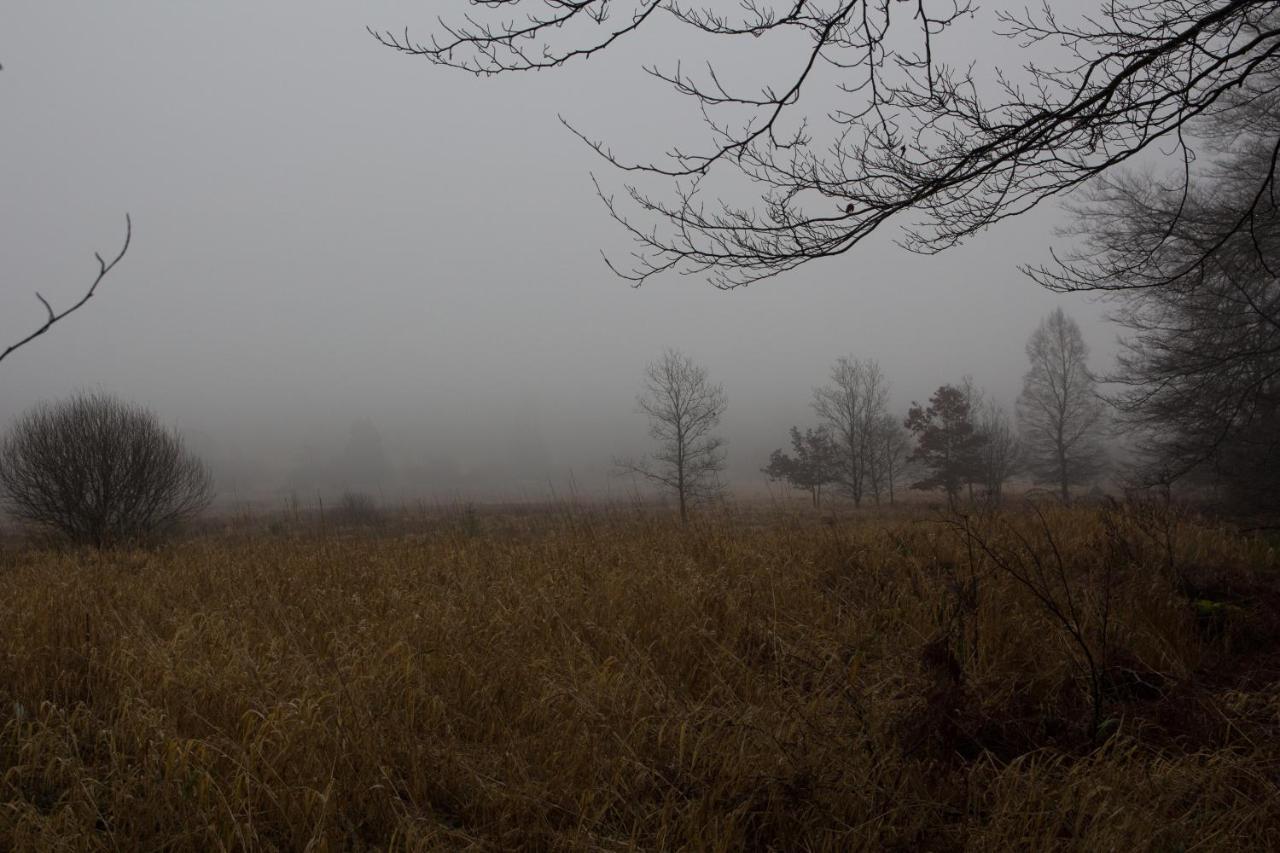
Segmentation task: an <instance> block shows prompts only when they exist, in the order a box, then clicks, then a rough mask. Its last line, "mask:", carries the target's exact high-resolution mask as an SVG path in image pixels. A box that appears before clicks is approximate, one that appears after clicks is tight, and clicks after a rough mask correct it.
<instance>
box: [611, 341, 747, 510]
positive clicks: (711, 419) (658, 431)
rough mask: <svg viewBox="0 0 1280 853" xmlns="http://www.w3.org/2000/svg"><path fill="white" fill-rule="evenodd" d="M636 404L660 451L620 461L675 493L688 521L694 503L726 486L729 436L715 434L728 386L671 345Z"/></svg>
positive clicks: (628, 469)
mask: <svg viewBox="0 0 1280 853" xmlns="http://www.w3.org/2000/svg"><path fill="white" fill-rule="evenodd" d="M636 403H637V404H638V405H639V407H640V411H641V412H643V413H644V414H646V415H648V416H649V435H650V436H651V437H653V438H654V439H656V440H657V441H658V444H659V447H658V450H657V451H655V452H654V453H653V454H652V455H651V456H650V457H649V458H647V459H642V460H638V461H637V460H629V459H620V460H617V462H616V463H615V464H616V465H617V467H618V468H619V469H620V470H622V471H624V472H626V473H630V474H635V475H638V476H640V477H643V478H644V479H646V480H648V481H650V482H652V483H655V484H657V485H658V486H660V487H662V488H663V489H665V490H667V491H669V492H671V493H672V494H674V495H675V496H676V500H677V501H678V502H679V505H680V520H681V522H687V521H688V520H689V506H690V505H691V504H693V503H696V502H698V501H701V500H706V499H708V498H710V497H713V496H715V495H716V494H718V493H719V491H720V488H721V487H720V479H719V474H720V472H721V471H722V470H724V439H722V438H720V437H719V436H717V435H715V434H714V433H715V429H716V427H717V426H719V424H720V417H721V415H723V414H724V410H725V406H726V405H727V401H726V399H725V395H724V388H723V387H722V386H720V385H718V384H715V383H713V382H711V380H710V379H709V378H708V377H707V370H706V368H705V367H700V366H698V365H697V364H694V362H693V360H692V359H690V358H689V357H688V356H687V355H685V354H684V353H682V352H680V351H679V350H674V349H668V350H665V351H664V352H663V353H662V356H661V357H660V358H659V359H658V360H657V361H655V362H652V363H650V364H649V365H648V366H647V367H646V368H645V371H644V389H643V390H642V391H641V393H640V395H639V396H638V397H637V398H636Z"/></svg>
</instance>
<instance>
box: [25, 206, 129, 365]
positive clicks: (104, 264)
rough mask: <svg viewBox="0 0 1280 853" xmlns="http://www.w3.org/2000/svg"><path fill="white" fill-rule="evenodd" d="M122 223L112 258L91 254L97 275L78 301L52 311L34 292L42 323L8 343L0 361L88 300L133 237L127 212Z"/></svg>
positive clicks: (117, 261)
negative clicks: (121, 240) (119, 242)
mask: <svg viewBox="0 0 1280 853" xmlns="http://www.w3.org/2000/svg"><path fill="white" fill-rule="evenodd" d="M124 224H125V232H124V245H122V246H121V247H120V251H119V252H118V253H116V256H115V257H114V258H112V259H111V260H110V261H106V260H104V259H103V257H102V255H101V254H100V253H98V252H94V254H93V256H94V258H95V259H97V261H98V275H97V277H96V278H94V280H93V283H92V284H90V285H89V289H88V290H86V291H85V293H84V295H83V296H81V297H80V299H79V301H77V302H75V303H74V304H72V305H70V306H69V307H67V308H66V309H64V310H62V311H54V310H53V306H52V305H50V304H49V300H47V299H45V298H44V297H43V296H41V295H40V293H39V292H37V293H36V299H38V300H40V304H41V305H43V306H44V310H45V319H44V323H42V324H41V325H40V326H39V327H38V328H37V329H36V330H35V331H34V332H32V333H31V334H29V335H27V336H26V337H25V338H23V339H22V340H20V341H18V342H17V343H15V344H12V345H10V346H9V347H7V348H6V349H5V350H4V351H2V352H0V361H4V360H5V359H6V358H7V357H8V356H9V355H11V354H12V353H13V352H14V351H15V350H17V349H19V348H21V347H23V346H26V345H27V344H29V343H31V342H32V341H33V340H35V339H36V338H38V337H40V336H41V335H43V334H44V333H45V332H47V331H49V329H51V328H52V327H53V325H54V324H55V323H57V322H58V321H60V320H62V319H64V318H65V317H67V316H68V315H69V314H72V313H74V312H75V311H78V310H80V308H81V307H82V306H83V305H84V304H85V303H86V302H88V301H89V300H90V298H92V297H93V294H94V293H95V292H97V290H98V285H99V284H102V280H103V279H104V278H106V277H107V274H108V273H110V272H111V271H112V270H113V269H115V266H116V264H118V263H120V261H121V259H122V258H124V256H125V253H126V252H128V251H129V243H130V241H131V240H132V239H133V220H132V219H130V217H129V214H127V213H126V214H125V217H124Z"/></svg>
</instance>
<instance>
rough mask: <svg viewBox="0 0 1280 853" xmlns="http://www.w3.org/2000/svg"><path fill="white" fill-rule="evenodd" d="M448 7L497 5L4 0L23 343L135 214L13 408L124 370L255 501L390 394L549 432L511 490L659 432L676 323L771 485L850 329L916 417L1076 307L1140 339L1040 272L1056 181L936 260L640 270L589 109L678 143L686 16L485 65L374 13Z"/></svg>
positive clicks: (497, 435)
mask: <svg viewBox="0 0 1280 853" xmlns="http://www.w3.org/2000/svg"><path fill="white" fill-rule="evenodd" d="M450 6H455V7H456V8H457V9H458V10H465V8H466V4H463V3H461V2H457V3H446V2H445V0H432V2H429V3H424V2H359V3H356V2H350V0H348V2H335V0H320V1H319V2H318V1H317V0H309V1H308V2H302V0H276V2H271V3H261V2H247V0H224V2H219V3H179V2H173V0H146V1H145V2H144V0H116V1H115V2H112V3H103V2H100V0H93V2H90V0H79V1H78V2H71V0H60V2H51V0H6V2H5V3H4V4H3V7H2V8H0V63H2V64H3V66H4V69H3V71H0V342H4V343H8V342H10V341H11V340H12V339H14V338H16V337H19V336H21V335H22V334H24V333H25V332H26V331H27V330H28V329H29V327H31V326H33V325H34V324H37V323H38V322H39V321H40V319H41V317H42V309H41V308H40V305H39V303H38V302H36V300H35V298H34V296H33V293H34V291H36V290H39V291H41V292H42V293H43V294H44V295H45V296H46V297H48V298H49V299H50V300H51V301H52V302H54V304H55V305H62V304H65V303H67V302H68V301H70V300H74V299H75V298H78V295H79V293H80V291H81V290H83V288H84V287H85V286H86V285H87V284H88V282H89V281H90V280H91V279H92V276H93V274H94V272H95V269H96V264H95V262H94V261H93V256H92V253H93V251H94V250H99V251H102V252H104V253H107V252H110V251H112V250H113V249H114V248H116V247H117V246H118V244H119V241H120V239H121V238H122V236H123V231H124V214H125V212H126V211H128V212H129V213H131V214H132V216H133V220H134V229H135V233H134V245H133V248H132V250H131V251H130V253H129V255H128V257H127V258H126V259H125V261H124V262H122V264H121V265H120V267H119V269H118V271H117V272H116V273H115V274H114V275H113V276H112V277H111V278H110V279H109V280H108V281H107V282H106V283H105V284H104V285H103V288H102V290H101V291H100V294H99V296H98V297H96V298H95V299H94V300H93V301H92V302H91V303H90V304H89V305H88V306H87V307H86V308H85V309H84V310H83V311H82V312H80V313H79V314H77V315H75V316H74V317H72V318H70V319H69V320H67V321H66V322H65V323H64V324H61V325H59V326H58V327H57V328H56V329H55V330H54V331H52V332H50V334H49V335H47V336H46V337H45V338H43V339H42V340H40V341H38V342H37V343H35V344H33V345H32V346H30V347H28V348H27V349H25V350H23V351H22V352H20V353H19V354H17V355H16V356H14V357H12V358H11V359H8V360H6V361H5V362H4V364H3V365H2V366H0V421H7V420H8V419H9V418H11V417H13V416H14V415H15V414H17V413H19V412H21V411H22V410H23V409H24V408H25V407H27V406H29V405H30V404H32V403H33V402H35V401H37V400H40V399H46V398H56V397H59V396H63V395H66V394H68V393H70V392H72V391H74V390H75V389H78V388H91V389H103V390H107V391H111V392H114V393H117V394H119V395H120V396H122V397H126V398H129V399H132V400H136V401H138V402H140V403H143V404H146V405H147V406H150V407H151V408H153V409H154V410H155V411H156V412H157V413H159V414H160V416H161V417H162V418H163V419H164V420H165V421H166V422H168V423H172V424H177V425H178V426H180V427H181V428H183V429H184V430H187V431H189V432H191V433H192V434H194V435H196V436H197V439H196V440H197V443H198V444H199V445H200V446H201V447H203V448H206V449H207V452H209V453H210V454H213V455H216V456H218V457H219V459H220V460H221V461H220V463H219V464H221V465H223V467H224V469H226V468H227V467H228V464H227V462H226V460H228V459H233V460H239V467H235V468H234V469H235V471H236V472H237V473H236V474H235V475H234V478H235V482H233V483H230V484H229V483H228V482H226V480H227V479H228V478H227V477H226V476H225V475H224V476H223V478H222V479H223V480H224V482H222V483H221V485H222V486H223V488H224V490H226V489H228V488H234V489H235V490H236V491H237V493H240V492H243V493H244V494H245V495H249V494H253V495H257V494H269V492H270V490H271V489H274V488H278V487H280V486H281V483H282V480H281V477H282V475H283V472H285V471H286V470H287V469H289V468H290V466H292V465H294V464H296V463H297V462H298V460H300V459H302V458H304V457H305V454H306V453H311V454H312V455H313V456H319V457H324V456H325V455H326V454H330V455H331V454H332V453H333V452H336V449H337V448H340V446H341V444H342V442H343V441H344V440H345V436H346V435H347V432H348V429H349V428H350V426H351V424H352V422H353V421H354V420H356V419H358V418H368V419H369V420H370V421H371V422H372V423H373V424H374V425H375V426H376V428H377V429H378V430H379V431H380V432H381V434H382V437H383V440H384V444H385V446H386V452H387V455H388V457H389V459H390V461H391V462H392V464H393V465H396V466H401V465H409V464H425V463H426V462H428V461H431V460H434V463H433V464H438V463H439V461H440V460H442V459H444V460H453V461H456V462H457V463H458V464H460V465H461V466H462V467H463V468H468V469H469V468H475V467H476V466H479V465H481V464H482V460H483V459H484V457H486V456H488V455H492V457H493V458H494V459H497V460H500V461H501V460H506V461H512V460H516V461H513V466H514V467H513V470H514V469H520V468H522V466H521V465H519V464H518V458H519V457H521V456H522V455H525V454H531V455H532V456H533V457H534V458H535V461H534V463H533V464H532V465H526V466H523V470H520V471H517V472H516V473H513V475H512V483H513V485H512V486H511V488H512V490H513V493H514V492H515V491H517V490H519V489H525V490H527V489H528V485H527V482H528V481H529V480H530V479H537V478H538V477H539V476H541V475H540V474H539V473H536V472H540V471H541V470H542V469H544V468H545V469H546V472H547V473H546V476H547V478H548V479H552V478H556V479H558V478H562V477H563V476H565V475H567V473H568V472H569V471H570V470H572V471H573V472H574V474H575V475H576V476H577V478H578V479H579V481H580V482H581V483H586V484H587V485H588V486H590V487H594V486H595V484H596V483H599V482H603V479H602V478H603V474H604V473H605V472H606V471H607V470H608V468H609V462H610V459H611V458H612V457H613V456H614V455H617V454H625V453H633V452H639V451H642V450H643V449H644V447H645V441H646V437H645V424H644V421H643V420H642V419H641V417H640V416H639V415H637V414H636V413H635V411H634V396H635V393H636V390H637V386H638V382H639V378H640V373H641V370H642V368H643V366H644V364H645V362H646V361H648V360H650V359H652V358H653V357H654V356H656V355H657V354H658V353H659V352H660V351H661V349H662V348H663V347H664V346H674V347H679V348H681V349H683V350H685V351H686V352H688V353H689V354H690V355H692V356H693V357H694V358H695V359H696V360H698V361H699V362H701V363H703V364H705V365H706V366H707V367H708V369H709V370H710V371H711V374H712V376H713V377H714V378H715V379H717V380H719V381H721V382H723V384H724V386H725V389H726V392H727V394H728V398H729V410H728V412H727V415H726V417H725V421H724V430H723V432H724V434H725V435H726V436H727V437H728V439H729V453H730V465H731V473H732V475H733V479H734V480H735V481H736V482H748V483H749V482H756V481H759V480H761V479H762V478H761V477H760V476H759V475H757V474H756V473H755V472H756V471H757V470H758V468H759V467H760V465H762V464H763V463H764V462H765V461H766V457H767V455H768V451H769V449H771V448H772V447H776V446H779V445H781V444H783V443H784V442H785V439H786V436H785V430H786V427H787V426H788V425H789V424H792V423H799V424H806V423H809V422H811V421H812V417H811V412H810V410H809V407H808V402H809V399H810V394H811V389H812V387H813V386H814V385H816V384H820V383H821V382H823V381H824V379H825V376H826V373H827V370H828V367H829V365H830V363H831V361H832V360H833V359H835V358H836V357H837V356H840V355H852V356H855V357H864V358H868V357H869V358H876V359H878V360H879V362H880V364H881V366H882V367H883V368H884V370H885V371H886V373H887V374H888V376H889V377H890V379H891V380H892V383H893V389H894V406H895V409H898V410H902V411H905V408H906V406H907V405H908V404H909V403H910V401H911V400H912V399H921V400H923V399H925V398H926V397H927V396H928V395H929V394H930V392H931V391H932V390H933V389H934V388H936V387H937V386H938V385H939V384H941V383H943V382H949V381H958V380H959V379H960V377H961V376H962V375H964V374H966V373H968V374H972V375H973V376H974V377H975V379H976V380H977V382H978V383H979V384H980V385H983V386H985V387H986V388H987V389H988V390H989V391H990V392H991V393H993V394H994V395H995V396H997V397H998V398H1001V399H1003V400H1005V401H1007V402H1009V403H1011V402H1012V400H1013V398H1014V397H1015V396H1016V394H1017V390H1018V387H1019V382H1020V377H1021V375H1022V373H1023V371H1024V369H1025V357H1024V354H1023V346H1024V344H1025V342H1026V338H1027V336H1028V334H1030V332H1031V331H1032V329H1033V328H1034V327H1035V325H1036V323H1037V322H1038V320H1039V318H1040V317H1041V316H1042V315H1044V314H1045V313H1047V312H1048V311H1050V310H1052V308H1054V307H1055V306H1057V305H1062V306H1063V307H1064V308H1065V309H1066V310H1067V311H1068V312H1069V313H1070V314H1072V315H1073V316H1075V317H1076V318H1077V319H1078V320H1079V321H1080V322H1081V325H1082V326H1083V327H1084V330H1085V336H1086V339H1087V341H1088V343H1089V344H1090V346H1091V347H1092V349H1093V353H1094V358H1093V361H1094V367H1095V368H1105V367H1106V365H1107V363H1108V360H1109V359H1110V358H1111V357H1112V355H1113V353H1114V345H1113V339H1114V337H1115V335H1116V329H1115V328H1114V327H1111V326H1110V325H1108V324H1106V323H1105V322H1103V321H1101V320H1100V319H1099V318H1100V316H1101V314H1102V313H1103V312H1102V308H1101V307H1099V306H1097V305H1093V304H1090V303H1088V302H1086V301H1085V300H1083V299H1079V298H1072V299H1067V298H1064V297H1060V296H1055V295H1053V294H1050V293H1047V292H1045V291H1043V290H1041V289H1039V288H1037V287H1036V286H1035V285H1034V284H1032V283H1031V282H1030V281H1028V280H1026V279H1024V278H1023V277H1022V276H1021V275H1020V274H1019V273H1018V271H1017V268H1016V267H1017V264H1018V263H1019V262H1025V261H1035V260H1037V259H1041V258H1043V257H1044V256H1045V253H1046V251H1047V248H1048V246H1049V245H1050V244H1051V243H1053V242H1054V236H1053V233H1052V232H1053V227H1054V225H1055V224H1057V223H1059V222H1061V221H1062V216H1061V213H1060V212H1059V211H1057V210H1056V209H1054V208H1046V209H1044V210H1040V211H1037V212H1035V213H1033V214H1031V215H1028V216H1025V217H1022V218H1020V219H1018V220H1016V221H1013V222H1009V223H1006V224H1003V225H1000V226H999V227H997V228H995V229H992V230H991V231H990V232H988V233H986V234H984V235H982V236H981V237H980V238H978V239H975V240H973V241H971V242H970V243H969V244H968V245H966V246H963V247H961V248H959V249H956V250H953V251H949V252H947V253H945V254H943V255H941V256H938V257H920V256H916V255H911V254H908V253H906V252H904V251H902V250H900V249H898V248H897V247H895V246H894V245H893V244H892V237H893V236H894V235H893V234H892V233H886V234H884V235H880V236H878V237H877V238H876V239H874V240H872V241H870V242H868V243H866V244H864V245H863V246H861V247H859V248H858V249H856V250H855V251H853V252H851V253H849V254H847V255H845V256H844V257H842V258H839V259H835V260H831V261H826V262H821V263H816V264H811V265H809V266H807V267H805V268H804V269H802V270H800V271H798V272H795V273H792V274H789V275H787V276H785V277H783V278H779V279H775V280H771V281H767V282H763V283H760V284H757V285H754V286H752V287H750V288H748V289H745V290H739V291H735V292H729V293H725V292H720V291H716V290H714V289H712V288H711V287H710V286H709V285H707V284H705V283H703V282H701V281H698V280H692V279H679V278H676V279H672V278H668V279H657V280H654V281H652V282H650V283H648V284H646V285H645V286H644V287H643V288H640V289H638V290H637V289H632V288H631V287H629V286H628V285H627V283H625V282H623V281H621V280H619V279H617V278H614V277H613V276H612V275H611V274H610V273H609V272H608V270H607V269H606V268H605V267H604V265H603V264H602V262H601V260H600V255H599V251H600V250H601V249H605V250H614V251H617V250H625V249H626V248H627V244H626V241H625V239H624V238H623V236H622V235H621V234H620V233H619V231H618V229H617V228H616V227H615V226H614V224H613V223H612V222H611V221H610V220H608V219H607V217H606V216H605V215H604V214H603V210H602V208H601V206H600V204H599V203H598V201H597V200H596V198H595V196H594V191H593V187H592V183H591V180H590V176H589V170H592V169H595V170H597V171H599V172H600V173H601V174H602V176H604V177H606V178H607V177H608V173H607V171H605V170H604V169H603V167H602V166H601V164H600V163H599V162H598V161H596V160H593V156H594V155H591V153H590V152H589V151H587V150H586V149H585V148H584V147H583V146H582V145H581V144H580V143H578V142H577V141H576V140H574V139H573V138H572V137H571V136H570V135H569V134H568V132H567V131H566V130H565V129H564V128H563V127H562V126H561V124H560V123H559V121H558V120H557V114H558V113H561V114H563V115H565V116H566V117H567V118H569V119H571V120H574V121H575V122H577V123H578V124H579V125H582V126H583V127H585V128H586V129H587V130H589V131H591V132H593V133H595V132H598V133H599V135H601V136H604V137H606V138H608V139H609V141H610V142H612V143H614V144H615V145H616V146H617V147H618V148H620V149H623V150H624V151H625V152H628V153H634V154H637V155H643V154H645V153H649V154H652V153H654V152H657V151H661V150H663V149H665V148H666V147H667V145H668V144H669V143H670V141H671V138H672V135H673V134H675V133H677V132H678V131H687V130H689V126H688V125H687V123H686V121H685V118H686V112H687V105H684V104H682V103H680V102H679V101H678V100H675V101H673V99H672V96H669V95H668V94H667V93H665V92H663V91H662V90H661V89H660V88H658V87H657V86H656V84H654V83H653V82H652V81H651V80H649V79H648V78H646V77H645V76H644V75H643V74H642V73H641V71H640V70H639V67H638V64H639V61H641V60H646V61H652V60H660V61H661V60H665V59H668V58H672V57H671V56H670V55H668V53H664V51H665V50H667V49H668V48H667V47H665V46H664V45H665V43H664V42H654V41H649V42H639V43H637V44H636V45H634V46H630V45H624V47H623V49H621V50H618V51H617V52H615V53H612V54H609V55H606V56H603V57H601V58H599V59H594V60H592V61H591V62H589V63H585V64H579V65H576V66H574V67H571V68H568V69H564V70H561V71H558V72H556V73H545V74H537V75H527V76H511V77H504V78H495V79H487V80H480V79H475V78H472V77H469V76H466V75H463V74H461V73H459V72H452V71H448V70H445V69H440V68H435V67H433V66H430V65H429V64H427V63H426V62H425V61H423V60H415V59H412V58H407V57H402V56H399V55H397V54H394V53H392V52H390V51H389V50H387V49H385V48H382V47H380V46H378V45H377V44H376V43H375V42H374V41H373V40H372V39H371V38H370V37H369V36H368V34H367V33H366V32H365V31H364V27H365V26H366V25H373V26H376V27H384V28H385V27H391V28H400V27H403V26H404V25H405V24H410V25H413V26H414V27H415V29H418V30H421V31H422V32H423V33H425V32H426V31H427V30H428V29H429V28H430V26H431V24H432V20H433V17H434V15H435V14H437V13H442V12H445V11H448V9H449V7H450ZM980 15H981V16H983V17H987V16H989V11H986V12H981V13H980ZM979 23H981V21H979ZM987 23H988V24H989V20H988V21H987ZM783 59H785V57H782V58H780V60H779V61H782V60H783ZM308 448H309V450H308ZM503 464H506V463H505V462H503ZM232 467H234V466H232ZM530 468H532V469H534V471H535V473H534V474H530V471H529V470H528V469H530ZM517 481H519V483H517ZM520 483H523V485H520ZM405 488H407V487H405ZM397 489H400V490H401V491H403V489H402V488H401V487H400V486H396V487H394V488H392V491H396V490H397ZM397 493H398V492H397Z"/></svg>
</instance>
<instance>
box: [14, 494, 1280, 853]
mask: <svg viewBox="0 0 1280 853" xmlns="http://www.w3.org/2000/svg"><path fill="white" fill-rule="evenodd" d="M364 521H365V522H366V523H362V524H342V523H339V521H338V520H335V519H330V520H327V521H326V522H325V523H324V524H323V525H322V524H320V523H319V521H318V520H317V519H315V518H311V517H307V516H303V517H300V518H295V517H285V516H278V517H271V518H267V517H262V518H247V517H246V518H238V519H229V520H226V521H225V522H221V523H218V524H216V525H211V526H210V527H209V529H207V530H203V531H201V532H199V533H197V534H193V535H191V536H188V537H186V538H184V539H182V540H180V541H176V542H173V543H170V544H167V545H164V546H161V547H158V548H153V549H148V550H117V551H108V552H103V553H101V554H99V553H97V552H93V551H88V550H73V549H67V548H59V547H55V546H52V545H42V544H40V543H38V542H27V541H22V540H20V539H16V538H13V537H10V538H9V539H7V540H4V542H3V543H2V544H0V631H2V632H3V640H2V642H0V848H2V849H6V850H126V851H128V850H281V851H293V850H363V849H368V850H373V849H387V850H582V851H587V850H616V851H623V850H713V851H717V850H718V851H738V850H758V851H764V850H778V851H811V850H812V851H816V850H833V851H834V850H902V851H907V850H910V851H949V850H1019V849H1022V850H1090V851H1099V850H1120V851H1127V850H1185V851H1190V850H1215V851H1216V850H1263V849H1280V791H1278V790H1277V786H1278V785H1280V738H1278V737H1277V735H1278V734H1280V645H1278V644H1277V640H1280V579H1278V576H1277V570H1278V567H1277V552H1276V548H1275V546H1274V545H1273V544H1272V542H1271V541H1270V540H1268V538H1267V537H1266V536H1264V535H1260V534H1258V533H1248V532H1240V531H1238V530H1236V529H1234V528H1232V527H1231V526H1229V525H1227V524H1225V523H1221V522H1217V521H1213V520H1210V519H1206V518H1202V517H1197V516H1194V515H1192V514H1189V513H1186V512H1180V511H1176V510H1174V509H1172V508H1168V507H1163V506H1160V505H1158V504H1130V505H1106V506H1103V505H1098V506H1088V507H1079V508H1062V507H1059V506H1056V505H1053V504H1041V505H1039V506H1038V507H1037V506H1021V505H1020V506H1018V507H1015V508H1011V509H1007V510H1004V511H1001V512H996V513H985V512H976V511H971V512H969V513H968V514H949V513H945V512H942V511H937V510H926V509H913V510H910V511H903V512H899V513H874V512H863V513H853V512H843V511H841V512H837V513H834V514H828V513H826V512H822V513H819V512H812V511H808V510H801V509H799V508H796V509H789V508H779V507H764V506H760V507H749V506H747V507H736V508H735V507H729V508H725V509H721V510H716V511H714V512H709V513H704V514H700V515H696V516H695V517H694V518H693V520H692V521H691V523H690V524H689V525H687V526H681V525H680V524H679V523H678V521H677V520H675V519H673V517H672V516H671V514H670V513H667V512H663V511H661V510H658V509H654V508H645V507H595V508H593V507H573V506H567V505H566V506H560V507H547V508H544V509H542V510H540V511H529V512H523V513H517V512H514V511H507V512H497V511H484V510H483V509H482V510H478V511H467V512H463V511H458V512H436V513H430V512H429V513H425V514H420V515H419V514H413V513H404V514H400V513H396V514H390V515H385V516H382V517H380V518H376V519H365V520H364Z"/></svg>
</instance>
